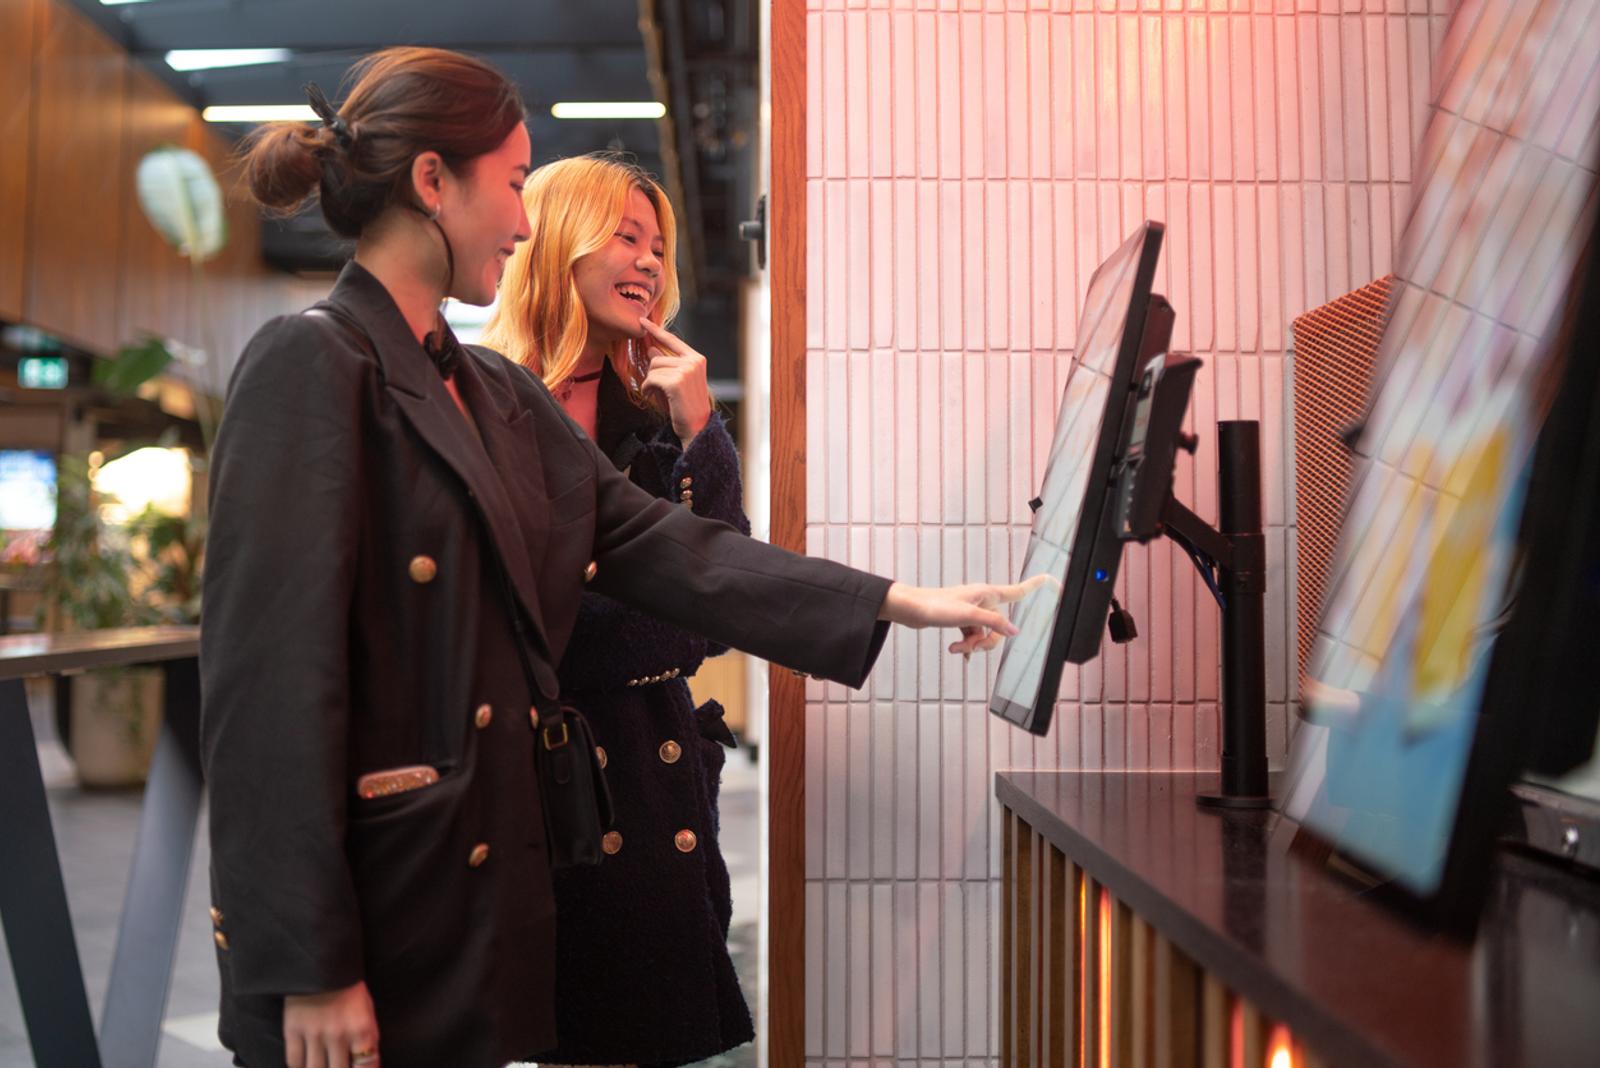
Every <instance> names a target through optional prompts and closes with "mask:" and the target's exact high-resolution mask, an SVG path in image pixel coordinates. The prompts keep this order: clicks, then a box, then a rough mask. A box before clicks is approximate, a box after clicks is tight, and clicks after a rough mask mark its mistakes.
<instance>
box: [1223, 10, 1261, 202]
mask: <svg viewBox="0 0 1600 1068" xmlns="http://www.w3.org/2000/svg"><path fill="white" fill-rule="evenodd" d="M1254 21H1255V20H1251V19H1243V18H1231V19H1229V20H1228V56H1229V71H1228V74H1229V78H1228V81H1229V86H1228V90H1229V102H1230V110H1229V120H1230V121H1229V125H1230V126H1231V127H1232V131H1233V171H1232V174H1233V177H1234V178H1236V179H1238V180H1239V181H1241V182H1246V181H1253V180H1254V179H1255V178H1256V177H1257V173H1258V172H1257V167H1258V163H1257V156H1256V137H1257V132H1256V123H1257V122H1258V121H1259V120H1258V118H1257V114H1256V82H1257V80H1259V79H1265V78H1266V76H1267V71H1266V70H1258V69H1256V66H1255V54H1256V49H1255V39H1254V37H1253V36H1252V32H1251V27H1252V23H1253V22H1254ZM1269 69H1270V68H1269Z"/></svg>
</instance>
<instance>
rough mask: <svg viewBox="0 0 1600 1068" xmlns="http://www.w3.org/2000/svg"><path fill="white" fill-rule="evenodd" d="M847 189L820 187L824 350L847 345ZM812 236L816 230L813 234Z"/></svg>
mask: <svg viewBox="0 0 1600 1068" xmlns="http://www.w3.org/2000/svg"><path fill="white" fill-rule="evenodd" d="M849 194H850V188H849V186H848V185H847V184H845V183H844V182H836V181H829V182H824V183H823V185H822V212H821V214H820V216H819V218H820V220H821V223H822V234H823V240H824V241H826V242H827V244H826V246H825V247H824V249H823V258H824V260H825V262H826V263H827V265H828V270H827V274H826V276H825V277H824V278H823V279H822V336H823V341H824V344H825V346H826V347H827V348H829V349H832V350H834V351H842V350H843V349H845V348H846V347H848V346H849V344H850V307H849V306H850V300H849V293H850V254H851V244H852V236H851V233H850V200H849ZM812 232H813V233H815V231H812Z"/></svg>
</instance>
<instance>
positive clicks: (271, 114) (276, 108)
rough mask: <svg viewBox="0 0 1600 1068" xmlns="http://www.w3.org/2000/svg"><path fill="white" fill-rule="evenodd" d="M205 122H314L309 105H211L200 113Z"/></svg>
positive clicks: (315, 116) (314, 114)
mask: <svg viewBox="0 0 1600 1068" xmlns="http://www.w3.org/2000/svg"><path fill="white" fill-rule="evenodd" d="M200 117H201V118H202V119H205V120H206V121H207V122H316V121H317V113H316V112H315V111H312V110H311V105H310V104H213V105H212V106H211V107H208V108H206V109H205V110H204V111H202V112H201V113H200Z"/></svg>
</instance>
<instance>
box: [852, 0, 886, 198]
mask: <svg viewBox="0 0 1600 1068" xmlns="http://www.w3.org/2000/svg"><path fill="white" fill-rule="evenodd" d="M844 53H845V59H844V65H845V78H846V79H847V81H846V82H845V90H844V101H845V126H846V131H847V132H846V134H845V173H846V174H848V175H849V176H850V177H851V178H867V177H870V176H871V175H872V174H873V173H874V168H873V160H872V146H873V142H874V141H876V140H880V139H881V136H880V134H879V132H880V131H881V130H882V127H874V126H873V124H872V119H873V116H872V104H873V88H874V87H873V84H872V76H871V73H870V71H871V68H872V67H873V66H878V67H880V69H881V67H882V64H881V63H878V64H874V63H873V62H871V60H872V53H871V51H870V50H869V49H868V47H867V18H866V16H864V15H858V14H854V13H852V14H849V15H846V16H845V19H844Z"/></svg>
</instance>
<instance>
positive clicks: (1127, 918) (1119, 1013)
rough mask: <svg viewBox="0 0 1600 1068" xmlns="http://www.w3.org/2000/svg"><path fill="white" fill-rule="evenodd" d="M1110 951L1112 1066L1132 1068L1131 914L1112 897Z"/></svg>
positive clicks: (1126, 907) (1125, 906)
mask: <svg viewBox="0 0 1600 1068" xmlns="http://www.w3.org/2000/svg"><path fill="white" fill-rule="evenodd" d="M1110 952H1111V990H1110V995H1111V1063H1112V1064H1113V1065H1115V1066H1116V1068H1133V1064H1134V1060H1133V912H1132V911H1131V910H1130V909H1129V908H1128V906H1127V905H1125V904H1123V903H1122V902H1121V901H1119V900H1117V899H1116V898H1115V897H1113V898H1111V945H1110ZM1101 1063H1102V1064H1103V1063H1105V1062H1104V1061H1102V1062H1101Z"/></svg>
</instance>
